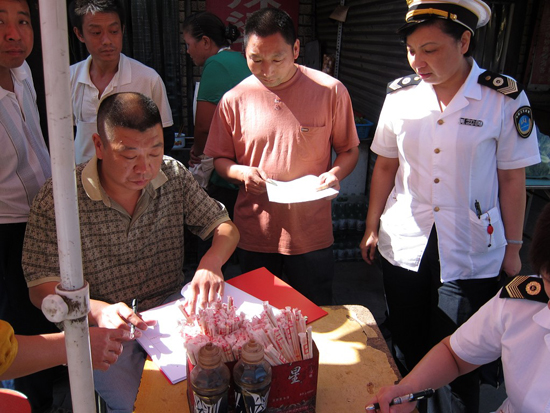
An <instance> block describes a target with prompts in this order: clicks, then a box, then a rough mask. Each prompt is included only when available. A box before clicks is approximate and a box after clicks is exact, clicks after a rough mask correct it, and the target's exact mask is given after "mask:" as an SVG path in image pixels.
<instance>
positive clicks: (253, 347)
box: [241, 339, 264, 363]
mask: <svg viewBox="0 0 550 413" xmlns="http://www.w3.org/2000/svg"><path fill="white" fill-rule="evenodd" d="M241 358H242V359H243V361H244V362H245V363H258V362H260V361H262V359H263V358H264V346H262V345H261V344H260V343H258V342H257V341H256V340H254V339H251V340H250V341H249V342H248V343H246V344H245V345H244V346H243V349H242V354H241Z"/></svg>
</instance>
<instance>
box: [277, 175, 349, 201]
mask: <svg viewBox="0 0 550 413" xmlns="http://www.w3.org/2000/svg"><path fill="white" fill-rule="evenodd" d="M271 182H273V183H270V182H268V183H266V187H267V196H268V198H269V201H271V202H276V203H279V204H293V203H297V202H307V201H315V200H317V199H322V198H326V197H328V196H332V195H336V194H338V191H337V190H336V189H334V188H327V189H322V190H320V191H318V190H317V188H318V187H319V177H318V176H315V175H306V176H303V177H301V178H298V179H295V180H294V181H288V182H282V181H275V180H271Z"/></svg>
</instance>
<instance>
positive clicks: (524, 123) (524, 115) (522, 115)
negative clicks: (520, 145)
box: [514, 106, 535, 139]
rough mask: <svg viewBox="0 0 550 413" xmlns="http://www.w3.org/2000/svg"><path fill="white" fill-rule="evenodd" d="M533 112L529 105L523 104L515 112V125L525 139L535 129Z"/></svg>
mask: <svg viewBox="0 0 550 413" xmlns="http://www.w3.org/2000/svg"><path fill="white" fill-rule="evenodd" d="M534 124H535V122H534V121H533V112H532V111H531V108H530V107H529V106H522V107H521V108H519V109H518V110H516V113H514V126H515V127H516V131H517V132H518V134H519V136H521V137H522V138H523V139H526V138H528V137H529V136H530V135H531V132H532V131H533V125H534Z"/></svg>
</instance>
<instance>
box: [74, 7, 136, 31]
mask: <svg viewBox="0 0 550 413" xmlns="http://www.w3.org/2000/svg"><path fill="white" fill-rule="evenodd" d="M88 13H92V14H96V13H116V14H118V18H119V19H120V24H121V26H122V27H124V22H125V20H126V11H125V10H124V4H123V2H122V0H73V1H71V3H70V4H69V19H70V20H71V24H72V26H73V27H76V28H77V29H78V31H79V32H80V33H82V22H83V20H84V16H85V15H86V14H88Z"/></svg>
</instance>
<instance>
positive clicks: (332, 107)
mask: <svg viewBox="0 0 550 413" xmlns="http://www.w3.org/2000/svg"><path fill="white" fill-rule="evenodd" d="M244 45H245V52H246V59H247V63H248V67H249V68H250V70H251V72H252V74H253V75H254V76H250V77H248V78H247V79H245V80H244V81H243V82H241V83H240V84H239V85H237V86H236V87H235V88H233V89H232V90H230V91H229V92H227V93H226V94H225V95H224V97H223V98H222V100H221V101H220V103H219V105H218V109H217V112H216V114H215V115H214V118H213V120H212V125H211V127H210V133H209V136H208V142H207V145H206V148H205V153H206V154H207V155H208V156H211V157H213V158H215V160H214V165H215V168H216V171H217V172H218V173H219V174H220V175H221V176H222V177H223V178H225V179H227V180H228V181H230V182H233V183H236V184H238V185H239V186H240V190H239V195H238V198H237V202H236V204H235V213H234V214H235V216H234V222H235V224H236V225H237V227H238V228H239V231H240V233H241V240H240V243H239V249H238V256H239V260H240V263H241V268H242V270H243V271H251V270H253V269H256V268H259V267H266V268H267V269H268V270H269V271H271V272H272V273H274V274H275V275H277V276H283V275H284V276H286V277H287V279H288V281H289V282H290V284H291V285H292V286H293V287H294V288H296V289H297V290H298V291H300V292H301V293H302V294H304V295H305V296H306V297H308V298H309V299H311V300H312V301H314V302H315V303H316V304H331V303H332V279H333V276H334V259H333V253H332V244H333V242H334V239H333V234H332V218H331V204H330V201H329V200H327V199H321V200H317V201H310V202H303V203H294V204H276V203H270V202H269V200H268V197H267V193H266V181H267V180H268V179H274V180H279V181H291V180H294V179H297V178H300V177H303V176H305V175H315V176H319V187H323V188H325V187H331V188H335V189H339V188H340V181H341V180H342V179H344V178H345V177H346V176H347V175H348V174H349V173H350V172H351V171H352V170H353V168H354V167H355V165H356V163H357V159H358V155H359V149H358V145H359V139H358V138H357V132H356V128H355V123H354V117H353V111H352V106H351V100H350V97H349V94H348V92H347V90H346V88H345V87H344V85H342V83H341V82H339V81H338V80H336V79H334V78H332V77H330V76H329V75H327V74H325V73H322V72H319V71H317V70H313V69H310V68H307V67H304V66H300V65H297V64H295V63H294V61H295V60H296V58H297V57H298V53H299V50H300V41H299V40H298V39H297V38H296V32H295V29H294V24H293V22H292V19H291V18H290V17H289V16H288V14H287V13H285V12H284V11H282V10H278V9H273V8H266V9H261V10H259V11H257V12H255V13H253V14H252V15H251V16H250V17H249V19H248V20H247V22H246V26H245V37H244ZM333 149H334V151H335V152H336V159H335V160H334V162H333V163H332V162H331V151H332V150H333Z"/></svg>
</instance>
